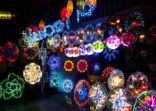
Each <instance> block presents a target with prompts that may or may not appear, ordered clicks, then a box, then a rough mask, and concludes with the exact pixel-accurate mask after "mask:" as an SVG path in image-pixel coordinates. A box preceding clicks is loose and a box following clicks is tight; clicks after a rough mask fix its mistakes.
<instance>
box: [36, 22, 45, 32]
mask: <svg viewBox="0 0 156 111" xmlns="http://www.w3.org/2000/svg"><path fill="white" fill-rule="evenodd" d="M44 26H45V22H44V21H43V20H40V22H39V24H38V28H39V29H40V30H42V29H43V28H44Z"/></svg>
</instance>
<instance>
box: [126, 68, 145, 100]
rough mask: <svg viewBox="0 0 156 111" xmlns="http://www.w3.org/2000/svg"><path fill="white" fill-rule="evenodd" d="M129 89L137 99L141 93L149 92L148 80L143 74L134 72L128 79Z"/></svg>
mask: <svg viewBox="0 0 156 111" xmlns="http://www.w3.org/2000/svg"><path fill="white" fill-rule="evenodd" d="M127 87H128V89H129V90H130V91H131V93H132V95H133V96H134V98H136V97H137V96H138V95H139V94H140V93H142V92H143V91H146V90H148V78H147V76H146V75H145V74H144V73H142V72H139V71H137V72H134V73H132V74H131V75H130V76H129V78H128V81H127Z"/></svg>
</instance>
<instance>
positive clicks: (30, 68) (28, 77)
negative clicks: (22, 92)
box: [23, 63, 42, 85]
mask: <svg viewBox="0 0 156 111" xmlns="http://www.w3.org/2000/svg"><path fill="white" fill-rule="evenodd" d="M23 76H24V79H25V81H26V82H28V83H29V84H32V85H33V84H36V83H38V82H40V79H41V77H42V72H41V68H40V66H39V65H37V64H35V63H30V64H28V65H26V66H25V68H24V71H23Z"/></svg>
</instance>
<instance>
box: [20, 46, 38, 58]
mask: <svg viewBox="0 0 156 111" xmlns="http://www.w3.org/2000/svg"><path fill="white" fill-rule="evenodd" d="M37 54H38V51H37V49H36V48H30V47H28V48H23V56H24V57H25V58H26V59H28V60H33V59H35V57H36V56H37Z"/></svg>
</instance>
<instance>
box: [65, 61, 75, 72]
mask: <svg viewBox="0 0 156 111" xmlns="http://www.w3.org/2000/svg"><path fill="white" fill-rule="evenodd" d="M73 69H74V63H73V61H71V60H66V61H65V63H64V70H65V71H67V72H71V71H73Z"/></svg>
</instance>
